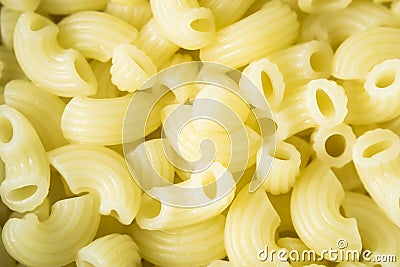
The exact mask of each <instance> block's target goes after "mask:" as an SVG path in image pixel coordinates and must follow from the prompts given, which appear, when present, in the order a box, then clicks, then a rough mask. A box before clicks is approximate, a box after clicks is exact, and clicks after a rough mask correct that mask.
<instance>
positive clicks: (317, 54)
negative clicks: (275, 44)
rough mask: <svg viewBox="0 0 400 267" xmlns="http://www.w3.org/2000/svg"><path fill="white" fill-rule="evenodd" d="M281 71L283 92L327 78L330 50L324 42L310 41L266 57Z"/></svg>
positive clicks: (331, 55) (329, 70)
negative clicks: (283, 85) (311, 81)
mask: <svg viewBox="0 0 400 267" xmlns="http://www.w3.org/2000/svg"><path fill="white" fill-rule="evenodd" d="M267 58H268V59H269V60H271V61H272V62H273V63H275V64H276V65H277V66H278V68H279V70H280V71H281V73H282V75H283V77H284V82H285V86H286V88H285V90H292V89H293V88H294V87H297V86H300V85H303V84H306V83H308V82H309V81H310V80H313V79H318V78H328V77H329V76H330V74H331V68H330V66H331V61H332V58H333V51H332V48H331V47H330V46H329V45H328V44H327V43H324V42H320V41H315V40H314V41H310V42H307V43H299V44H295V45H292V46H290V47H289V48H286V49H283V50H280V51H278V52H276V53H273V54H271V55H268V56H267Z"/></svg>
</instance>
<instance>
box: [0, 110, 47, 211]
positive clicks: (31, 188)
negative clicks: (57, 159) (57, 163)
mask: <svg viewBox="0 0 400 267" xmlns="http://www.w3.org/2000/svg"><path fill="white" fill-rule="evenodd" d="M0 126H1V127H0V156H1V158H2V160H3V161H4V163H5V166H6V179H5V180H4V181H3V182H2V183H1V186H0V194H1V199H2V201H3V202H4V204H6V205H7V206H8V207H9V208H10V209H12V210H15V211H18V212H25V211H29V210H33V209H34V208H36V207H37V206H39V205H40V204H41V203H42V202H43V201H44V199H45V198H46V196H47V193H48V192H49V186H50V167H49V162H48V160H47V157H46V152H45V150H44V148H43V145H42V143H41V141H40V138H39V137H38V135H37V134H36V131H35V129H34V128H33V126H32V124H31V123H30V122H29V121H28V120H27V119H26V118H25V117H24V116H23V115H22V114H21V113H19V112H18V111H17V110H15V109H14V108H12V107H9V106H7V105H1V106H0Z"/></svg>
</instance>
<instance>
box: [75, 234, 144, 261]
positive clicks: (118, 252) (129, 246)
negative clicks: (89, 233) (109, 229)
mask: <svg viewBox="0 0 400 267" xmlns="http://www.w3.org/2000/svg"><path fill="white" fill-rule="evenodd" d="M76 265H77V267H88V266H96V267H110V266H127V267H128V266H132V267H134V266H141V265H142V261H141V257H140V255H139V247H138V246H137V245H136V243H135V242H134V241H133V240H132V238H131V237H130V236H128V235H121V234H110V235H107V236H103V237H100V238H98V239H96V240H94V241H92V242H91V243H90V244H89V245H87V246H86V247H83V248H81V249H80V250H79V251H78V254H77V257H76Z"/></svg>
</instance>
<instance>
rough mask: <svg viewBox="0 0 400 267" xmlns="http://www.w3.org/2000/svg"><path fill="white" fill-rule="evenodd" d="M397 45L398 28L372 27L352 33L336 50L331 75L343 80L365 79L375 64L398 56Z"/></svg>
mask: <svg viewBox="0 0 400 267" xmlns="http://www.w3.org/2000/svg"><path fill="white" fill-rule="evenodd" d="M388 40H390V41H388ZM399 45H400V29H398V28H391V27H373V28H370V29H366V30H365V31H363V32H360V33H357V34H354V35H352V36H351V37H349V38H348V39H346V40H345V41H344V42H343V43H342V44H341V45H340V46H339V48H338V49H337V50H336V52H335V55H334V57H333V63H332V64H333V65H332V75H333V76H334V77H336V78H340V79H344V80H351V79H361V80H362V79H365V77H366V76H367V74H368V72H369V71H370V70H371V69H372V68H373V67H374V66H375V65H376V64H378V63H380V62H382V61H384V60H387V59H392V58H399V57H400V50H399V49H398V47H399ZM360 51H363V52H362V53H360Z"/></svg>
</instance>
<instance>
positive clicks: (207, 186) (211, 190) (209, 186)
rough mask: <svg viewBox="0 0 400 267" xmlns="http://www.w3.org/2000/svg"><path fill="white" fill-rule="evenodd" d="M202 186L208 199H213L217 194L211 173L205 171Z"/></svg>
mask: <svg viewBox="0 0 400 267" xmlns="http://www.w3.org/2000/svg"><path fill="white" fill-rule="evenodd" d="M202 188H203V191H204V193H205V194H206V196H207V197H208V198H209V199H214V198H215V197H216V196H217V183H216V180H215V176H214V174H213V173H207V174H206V177H205V178H204V180H203V181H202Z"/></svg>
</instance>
